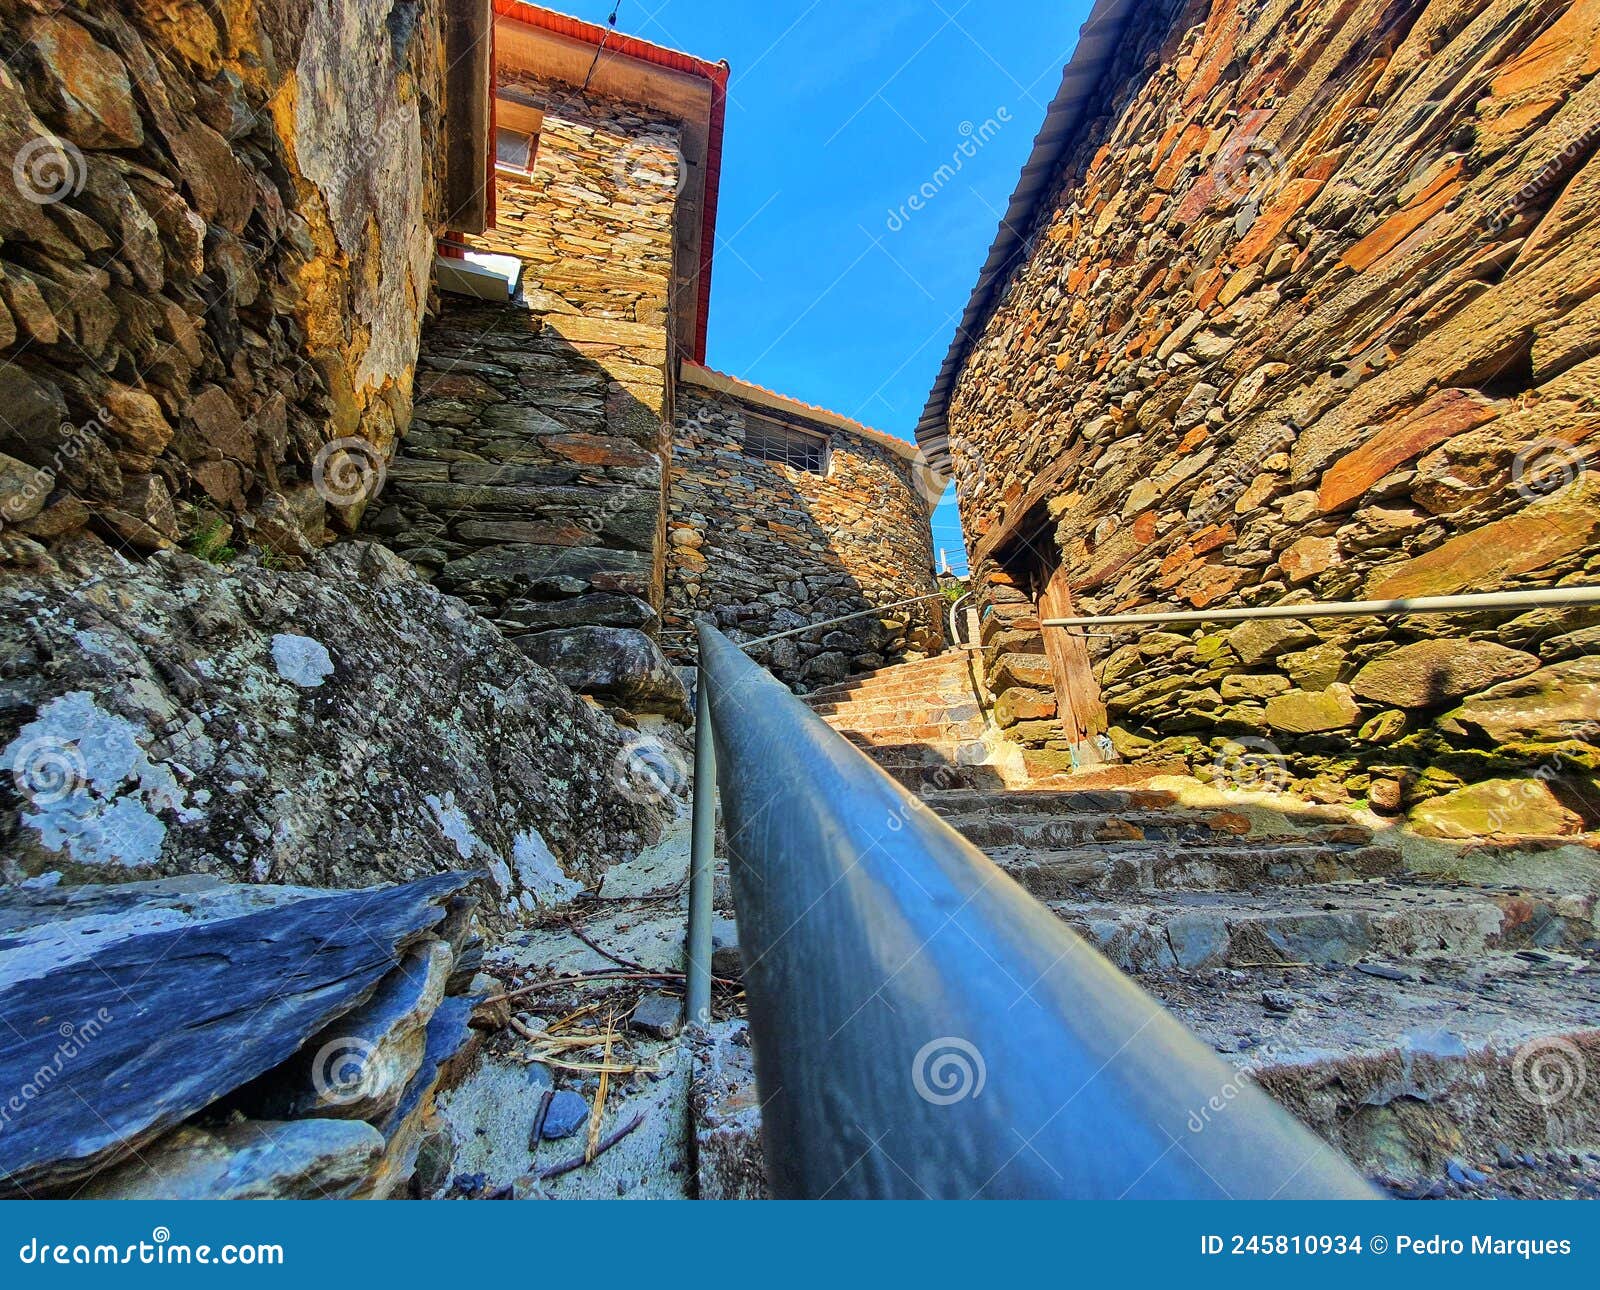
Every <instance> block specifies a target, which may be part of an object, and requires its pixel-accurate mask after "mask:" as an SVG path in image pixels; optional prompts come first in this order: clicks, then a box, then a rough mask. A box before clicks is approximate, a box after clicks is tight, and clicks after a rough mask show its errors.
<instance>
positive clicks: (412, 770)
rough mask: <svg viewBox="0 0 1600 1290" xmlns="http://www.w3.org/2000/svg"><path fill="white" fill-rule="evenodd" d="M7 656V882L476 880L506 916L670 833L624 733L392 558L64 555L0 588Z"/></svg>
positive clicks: (78, 550)
mask: <svg viewBox="0 0 1600 1290" xmlns="http://www.w3.org/2000/svg"><path fill="white" fill-rule="evenodd" d="M0 656H3V657H4V659H5V660H6V662H5V668H4V674H3V677H0V761H3V763H4V766H5V767H6V769H7V771H8V772H9V773H8V774H7V775H5V776H3V777H0V801H3V802H4V804H5V806H6V808H7V809H6V812H5V814H4V816H3V817H0V849H3V852H4V856H5V858H4V861H3V862H0V863H3V876H4V877H5V878H6V879H7V880H10V881H17V880H20V879H24V878H27V877H30V876H33V875H37V874H41V873H45V872H49V871H59V872H61V873H63V874H65V875H66V876H67V879H68V881H105V880H113V881H120V880H123V879H127V878H134V877H151V876H157V875H169V874H182V873H196V872H203V873H213V874H216V875H219V876H222V877H227V878H230V879H236V880H241V881H250V882H276V883H301V884H307V885H315V886H336V887H351V886H360V885H365V884H370V883H372V882H376V881H405V880H409V879H413V878H419V877H426V876H429V875H434V874H438V873H440V872H443V871H446V870H451V869H457V868H462V867H471V868H476V869H483V870H485V871H487V874H488V876H487V877H486V878H485V879H484V880H483V882H484V885H485V892H484V895H485V902H484V913H485V917H486V918H487V919H489V920H490V921H491V922H498V921H500V920H502V919H505V918H513V917H516V916H518V915H519V914H523V913H526V912H527V911H530V910H537V909H538V908H540V907H541V906H542V905H545V904H548V903H551V902H553V901H556V900H559V899H564V898H566V897H568V896H570V895H571V894H572V893H574V892H576V891H577V890H578V889H579V888H580V887H582V886H584V885H588V884H590V883H592V882H593V881H594V880H595V879H596V878H597V877H598V876H599V874H600V873H601V872H602V871H603V870H604V869H605V867H607V866H608V865H609V864H611V863H614V862H616V861H620V860H622V859H624V858H626V857H628V856H631V855H633V854H634V853H636V852H637V851H638V850H639V849H640V848H641V847H643V846H645V845H648V844H650V843H652V842H654V841H655V840H656V839H657V837H658V836H659V834H660V830H661V825H662V820H663V810H664V809H665V808H663V807H662V806H661V805H660V804H659V799H652V798H648V797H645V798H643V799H642V800H636V799H638V798H640V795H638V794H633V795H632V796H630V795H629V794H628V792H627V787H628V779H627V765H628V757H629V753H630V749H631V748H632V747H633V744H634V742H635V741H636V740H637V738H638V736H637V735H635V734H633V733H632V732H629V731H625V730H622V729H621V728H619V727H618V726H616V725H615V724H614V723H613V721H612V720H611V718H610V717H609V716H607V715H606V714H605V713H603V712H601V711H599V710H597V709H595V708H594V707H592V706H590V705H588V704H586V703H585V702H583V701H582V700H580V699H578V698H577V697H576V696H575V695H573V694H572V692H571V691H570V690H568V689H567V688H566V687H565V686H564V685H562V684H561V683H560V682H559V681H558V680H556V678H555V677H553V676H551V674H550V673H549V672H547V671H545V670H544V669H543V668H540V667H539V666H537V665H536V664H534V663H532V662H530V661H529V660H528V659H527V657H526V656H525V655H524V654H523V653H522V652H521V651H520V650H518V649H517V648H516V647H515V646H514V645H512V644H511V643H510V642H508V641H506V640H505V639H504V638H503V637H502V636H501V635H500V633H499V632H497V631H496V630H495V629H494V628H493V627H492V626H491V625H490V624H489V623H488V622H486V621H485V620H484V619H482V618H480V617H479V616H478V615H477V614H475V613H473V612H472V611H471V610H469V609H468V608H467V607H466V606H464V605H463V604H461V603H460V602H459V601H456V600H452V599H450V598H449V597H446V596H444V595H442V594H441V593H440V592H438V591H437V590H435V589H434V588H432V587H430V586H428V585H427V584H426V583H423V582H421V581H419V580H418V579H417V577H416V575H415V573H414V571H413V570H412V569H411V568H410V566H408V565H407V564H405V562H404V561H401V560H399V559H397V558H396V557H395V556H393V555H392V554H390V553H389V552H388V551H386V550H385V549H384V548H382V547H378V546H369V545H366V544H361V543H350V544H345V545H341V546H337V547H334V548H332V549H330V550H329V551H327V552H325V553H323V554H322V555H321V556H320V557H318V558H317V559H316V560H315V561H314V562H313V564H312V567H311V569H309V570H308V571H306V572H290V571H283V570H272V569H266V568H261V567H253V566H250V565H248V564H245V563H238V564H235V565H231V566H218V565H212V564H208V563H205V562H203V561H201V560H198V559H195V558H193V557H191V556H188V555H184V554H182V553H179V552H166V553H162V554H160V555H157V556H153V557H152V558H151V559H149V560H148V561H147V562H145V563H143V564H139V565H135V564H132V563H130V562H128V561H126V560H124V559H123V558H122V557H120V556H117V555H114V554H112V553H110V552H108V551H106V550H105V549H104V548H103V547H97V546H94V545H83V546H80V547H75V548H71V549H69V550H66V551H63V552H62V556H61V562H60V565H59V566H58V567H57V569H56V570H55V571H54V572H50V573H46V574H42V575H35V576H28V577H22V576H12V577H9V578H0Z"/></svg>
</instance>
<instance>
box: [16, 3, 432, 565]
mask: <svg viewBox="0 0 1600 1290" xmlns="http://www.w3.org/2000/svg"><path fill="white" fill-rule="evenodd" d="M441 8H442V4H441V3H440V2H438V0H423V2H422V3H418V4H415V5H410V6H407V9H408V17H409V19H410V21H409V22H408V23H404V24H394V23H391V22H389V21H388V20H387V15H386V13H385V6H374V5H350V4H344V3H339V2H338V0H293V2H290V0H281V2H273V0H264V2H262V3H247V4H240V5H234V6H229V7H227V9H226V16H224V13H223V10H222V9H221V8H219V7H217V6H211V5H200V4H162V3H149V2H146V0H134V2H131V3H126V4H117V5H88V4H76V3H69V4H60V3H54V2H52V3H32V2H30V0H0V56H3V61H0V161H3V166H4V171H3V174H4V182H3V183H0V241H3V243H4V249H3V252H0V527H3V531H0V564H8V563H9V564H12V565H14V566H23V567H27V566H30V565H31V566H33V567H35V568H48V567H49V566H50V556H49V554H48V552H49V549H50V548H51V547H52V546H53V545H57V544H59V543H60V542H62V541H64V540H67V539H69V538H73V537H76V536H78V535H81V534H85V533H92V534H94V535H96V536H97V537H98V538H100V539H102V540H104V541H107V542H109V543H111V544H112V545H113V546H116V547H118V548H119V549H122V550H127V551H133V552H139V553H145V552H150V551H153V550H159V549H164V548H168V547H172V546H175V545H178V544H183V543H189V542H193V541H194V540H195V539H196V537H197V535H201V536H202V540H203V542H204V543H205V544H206V546H207V548H208V549H220V548H221V547H222V546H224V545H226V544H227V543H228V542H229V541H230V540H231V541H232V542H233V544H234V545H236V546H241V547H242V546H245V545H254V546H257V547H259V548H264V549H266V550H268V551H270V552H273V553H275V554H276V555H278V556H280V557H285V558H288V559H291V560H293V559H297V558H300V557H303V556H306V555H309V554H310V552H311V549H312V547H313V546H315V545H317V544H319V543H320V542H322V541H323V540H324V537H325V535H326V534H325V529H329V528H330V526H329V521H330V520H331V521H333V522H334V523H335V524H338V525H342V526H343V527H345V528H346V529H348V528H349V527H350V526H351V525H352V524H353V523H354V521H355V519H356V517H357V516H358V515H359V509H360V506H359V502H360V498H359V497H357V496H355V495H354V494H353V493H352V494H350V495H348V496H347V495H346V494H344V493H341V492H339V491H337V490H333V491H331V492H330V491H329V490H327V489H323V490H322V491H321V492H319V490H318V488H317V487H316V485H317V483H318V481H319V480H321V479H322V477H323V476H324V475H325V474H326V475H329V476H330V477H332V478H334V479H336V480H337V479H339V478H342V477H343V476H345V475H348V474H351V473H354V474H358V475H359V474H362V473H363V471H364V470H365V471H370V468H371V467H372V465H373V463H376V462H381V460H382V456H383V454H385V453H386V452H387V451H388V450H389V449H390V447H391V446H392V444H393V442H394V440H395V437H396V435H397V433H398V432H399V431H400V430H402V429H403V428H404V426H405V424H406V422H407V419H408V418H409V415H410V407H411V379H412V368H413V364H414V362H415V360H416V347H417V337H418V332H419V329H420V326H421V319H422V314H423V310H424V308H425V305H426V299H427V292H428V281H429V274H430V271H431V267H432V260H433V238H434V234H435V232H436V231H437V227H438V225H439V222H440V218H441V211H440V206H441V201H442V198H441V195H440V194H441V175H440V172H439V165H440V162H439V159H440V158H442V157H443V155H444V153H445V149H444V147H443V143H442V137H441V136H442V130H443V125H442V121H443V110H444V103H443V83H444V36H443V34H442V30H443V24H444V19H443V17H442V15H441ZM330 499H331V503H332V504H330Z"/></svg>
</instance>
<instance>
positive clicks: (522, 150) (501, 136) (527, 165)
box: [494, 126, 533, 172]
mask: <svg viewBox="0 0 1600 1290" xmlns="http://www.w3.org/2000/svg"><path fill="white" fill-rule="evenodd" d="M494 164H495V165H497V166H504V167H505V168H506V169H507V170H521V171H523V172H527V171H529V170H532V169H533V136H532V135H531V134H523V133H522V132H521V131H520V130H507V129H506V128H505V127H504V126H501V127H500V128H499V129H497V130H496V131H495V132H494Z"/></svg>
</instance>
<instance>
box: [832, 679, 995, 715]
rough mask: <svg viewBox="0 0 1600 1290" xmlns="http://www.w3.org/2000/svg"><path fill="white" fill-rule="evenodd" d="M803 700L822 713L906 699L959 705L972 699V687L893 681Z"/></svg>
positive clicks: (953, 684)
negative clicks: (829, 708)
mask: <svg viewBox="0 0 1600 1290" xmlns="http://www.w3.org/2000/svg"><path fill="white" fill-rule="evenodd" d="M801 698H802V701H803V702H804V703H806V704H807V706H809V707H812V708H819V709H820V708H824V707H827V706H829V705H835V704H843V703H887V702H893V701H896V700H901V701H903V700H906V699H911V700H921V701H923V702H928V701H936V702H949V703H959V702H961V701H963V700H966V699H971V698H972V687H971V686H970V685H967V684H966V683H965V682H963V681H959V680H957V681H950V682H943V681H940V682H929V681H894V682H883V683H882V684H877V685H863V686H860V687H858V688H856V689H853V690H833V691H827V690H816V691H814V692H813V693H811V694H807V695H803V696H801Z"/></svg>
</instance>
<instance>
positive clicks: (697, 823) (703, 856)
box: [684, 667, 717, 1028]
mask: <svg viewBox="0 0 1600 1290" xmlns="http://www.w3.org/2000/svg"><path fill="white" fill-rule="evenodd" d="M690 827H691V833H690V842H689V936H688V960H689V961H688V964H687V971H686V976H687V980H686V982H685V988H684V994H685V995H686V999H685V1007H686V1010H687V1012H688V1014H689V1018H688V1019H689V1024H690V1025H692V1026H700V1027H702V1028H704V1027H706V1026H709V1025H710V1024H711V902H712V880H713V877H714V870H715V865H716V845H717V751H716V744H715V743H714V742H713V740H712V737H711V705H710V697H709V691H708V688H707V686H706V674H705V669H704V668H703V667H702V668H700V669H699V670H698V671H697V672H696V674H695V685H694V816H693V820H692V823H691V826H690Z"/></svg>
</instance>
